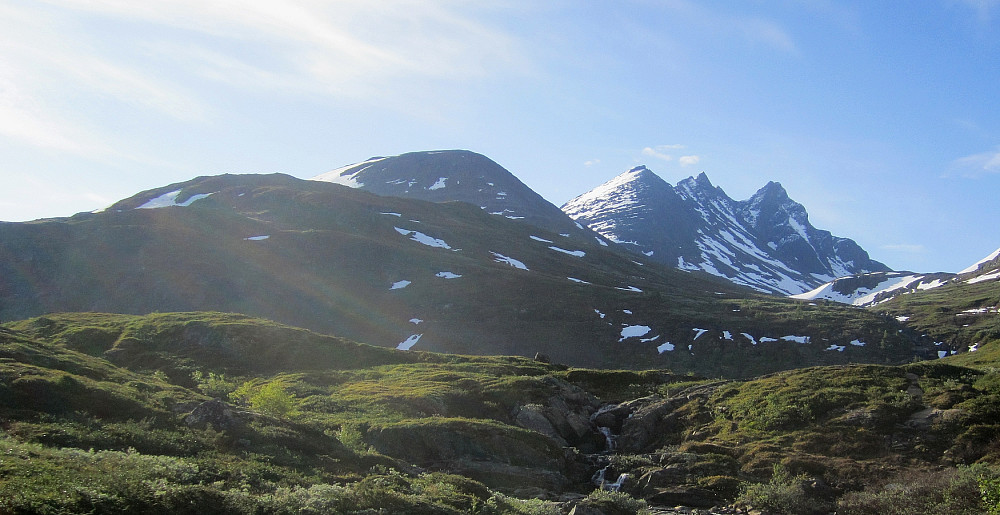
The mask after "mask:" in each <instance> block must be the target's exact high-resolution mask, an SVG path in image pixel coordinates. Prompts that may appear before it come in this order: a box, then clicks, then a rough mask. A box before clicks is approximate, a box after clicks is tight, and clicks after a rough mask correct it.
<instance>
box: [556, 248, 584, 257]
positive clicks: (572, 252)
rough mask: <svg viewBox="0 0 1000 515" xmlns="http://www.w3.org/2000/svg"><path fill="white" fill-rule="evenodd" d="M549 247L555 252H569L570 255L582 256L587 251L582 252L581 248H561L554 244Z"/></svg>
mask: <svg viewBox="0 0 1000 515" xmlns="http://www.w3.org/2000/svg"><path fill="white" fill-rule="evenodd" d="M549 248H550V249H552V250H554V251H556V252H562V253H563V254H569V255H570V256H573V257H583V256H586V255H587V253H586V252H584V251H582V250H566V249H561V248H559V247H556V246H555V245H553V246H550V247H549Z"/></svg>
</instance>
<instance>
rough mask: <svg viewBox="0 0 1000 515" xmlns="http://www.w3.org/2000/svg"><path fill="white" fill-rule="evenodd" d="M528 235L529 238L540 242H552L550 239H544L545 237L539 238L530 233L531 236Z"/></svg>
mask: <svg viewBox="0 0 1000 515" xmlns="http://www.w3.org/2000/svg"><path fill="white" fill-rule="evenodd" d="M528 237H529V238H531V239H533V240H535V241H540V242H542V243H552V240H546V239H545V238H540V237H538V236H534V235H532V236H528Z"/></svg>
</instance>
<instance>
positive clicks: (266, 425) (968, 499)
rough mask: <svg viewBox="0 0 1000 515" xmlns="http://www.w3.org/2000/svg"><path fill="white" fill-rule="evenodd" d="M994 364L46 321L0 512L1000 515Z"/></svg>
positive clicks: (8, 342)
mask: <svg viewBox="0 0 1000 515" xmlns="http://www.w3.org/2000/svg"><path fill="white" fill-rule="evenodd" d="M998 362H1000V343H998V342H997V341H995V340H994V341H989V342H984V343H983V344H982V345H980V348H979V350H978V351H977V352H975V353H972V354H962V355H958V356H954V357H949V358H945V359H943V360H938V361H933V362H919V363H913V364H909V365H904V366H882V365H843V366H827V367H815V368H806V369H800V370H792V371H786V372H778V373H774V374H771V375H768V376H764V377H759V378H756V379H751V380H746V381H729V380H717V379H706V378H700V377H696V376H693V375H677V374H672V373H670V372H668V371H623V370H592V369H575V368H569V367H566V366H562V365H558V364H550V363H545V362H543V361H535V360H528V359H524V358H517V357H472V356H459V355H445V354H433V353H425V352H404V351H397V350H392V349H386V348H381V347H373V346H368V345H364V344H358V343H354V342H351V341H347V340H344V339H341V338H336V337H331V336H324V335H320V334H317V333H313V332H310V331H306V330H303V329H297V328H293V327H288V326H283V325H280V324H276V323H273V322H268V321H264V320H259V319H253V318H249V317H246V316H242V315H232V314H220V313H180V314H155V315H147V316H132V315H108V314H93V313H87V314H80V313H77V314H62V315H48V316H45V317H39V318H34V319H30V320H25V321H20V322H14V323H8V324H5V325H3V326H0V420H2V424H3V429H4V434H3V436H2V437H0V438H2V444H3V447H2V449H3V452H2V453H0V512H5V513H6V512H10V513H91V512H95V513H109V512H141V513H261V512H266V513H553V514H555V513H567V512H569V511H570V510H572V509H576V510H577V511H576V513H578V514H579V513H606V514H612V513H636V512H640V511H642V510H646V511H648V512H654V513H656V512H659V513H664V512H667V511H665V510H666V508H665V507H674V506H678V505H682V506H690V507H696V508H700V509H703V510H705V511H704V512H705V513H709V512H715V513H726V512H730V513H731V512H732V510H733V509H734V506H738V505H742V506H752V507H754V508H755V509H758V510H763V511H764V512H767V513H828V512H830V511H833V510H836V511H837V512H838V513H970V514H971V513H987V512H992V513H996V512H998V511H1000V463H998V462H1000V373H998V368H997V363H998ZM588 509H589V510H590V511H587V510H588Z"/></svg>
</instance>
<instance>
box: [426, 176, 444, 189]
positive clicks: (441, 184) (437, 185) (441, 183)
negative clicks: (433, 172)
mask: <svg viewBox="0 0 1000 515" xmlns="http://www.w3.org/2000/svg"><path fill="white" fill-rule="evenodd" d="M447 180H448V178H447V177H440V178H438V180H437V182H435V183H434V184H432V185H430V186H429V187H428V188H427V189H429V190H440V189H443V188H444V187H445V181H447Z"/></svg>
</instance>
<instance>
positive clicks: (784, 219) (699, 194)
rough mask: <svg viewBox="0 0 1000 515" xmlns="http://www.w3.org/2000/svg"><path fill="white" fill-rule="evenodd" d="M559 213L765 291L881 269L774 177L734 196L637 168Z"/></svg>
mask: <svg viewBox="0 0 1000 515" xmlns="http://www.w3.org/2000/svg"><path fill="white" fill-rule="evenodd" d="M562 210H563V211H564V212H565V213H566V214H568V215H569V216H570V217H571V218H573V219H574V220H576V221H577V222H580V223H581V224H583V225H586V226H588V227H590V228H591V229H593V230H595V231H596V232H598V233H600V234H602V235H603V236H605V237H606V238H608V239H610V240H612V241H616V242H619V243H622V244H624V245H625V246H626V247H627V248H630V249H632V250H633V251H635V252H637V253H641V254H643V255H645V256H647V257H649V258H651V259H654V260H656V261H659V262H660V263H664V264H668V265H671V266H675V267H677V268H680V269H682V270H702V271H705V272H708V273H710V274H712V275H716V276H719V277H724V278H726V279H728V280H730V281H732V282H734V283H736V284H740V285H745V286H749V287H751V288H753V289H756V290H758V291H762V292H767V293H775V294H781V295H792V294H798V293H802V292H803V291H807V290H811V289H813V288H815V287H817V286H819V285H821V284H823V283H825V282H827V281H830V280H832V279H834V278H836V277H842V276H846V275H852V274H858V273H865V272H885V271H889V269H888V267H886V266H885V265H883V264H882V263H879V262H877V261H874V260H872V259H871V258H870V257H869V256H868V254H867V253H866V252H865V251H864V250H863V249H862V248H861V247H859V246H858V245H857V244H856V243H855V242H854V241H853V240H850V239H847V238H839V237H836V236H833V235H831V234H830V233H829V232H828V231H823V230H819V229H816V228H815V227H813V226H812V224H810V223H809V216H808V214H807V213H806V210H805V208H804V207H803V206H802V205H801V204H799V203H797V202H795V201H793V200H791V199H790V198H789V197H788V194H787V192H786V191H785V189H784V188H783V187H782V186H781V184H779V183H776V182H769V183H768V184H767V185H765V186H764V187H763V188H761V189H760V190H759V191H757V193H755V194H754V195H753V196H752V197H751V198H749V199H747V200H744V201H734V200H733V199H731V198H730V197H729V196H728V195H726V193H725V192H724V191H723V190H722V189H721V188H719V187H716V186H714V185H713V184H712V183H711V181H710V180H709V179H708V176H707V175H705V174H704V173H702V174H700V175H698V176H697V177H690V178H688V179H685V180H683V181H681V182H680V183H678V184H677V186H676V187H673V186H671V185H670V184H669V183H667V182H666V181H664V180H663V179H661V178H660V177H658V176H657V175H656V174H654V173H653V172H652V171H650V170H649V169H647V168H646V167H645V166H639V167H636V168H633V169H631V170H629V171H627V172H625V173H623V174H621V175H619V176H617V177H615V178H614V179H612V180H611V181H608V182H607V183H605V184H603V185H601V186H598V187H597V188H595V189H593V190H591V191H590V192H587V193H585V194H583V195H580V196H579V197H577V198H575V199H573V200H571V201H569V202H567V203H566V204H565V205H563V206H562Z"/></svg>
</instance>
